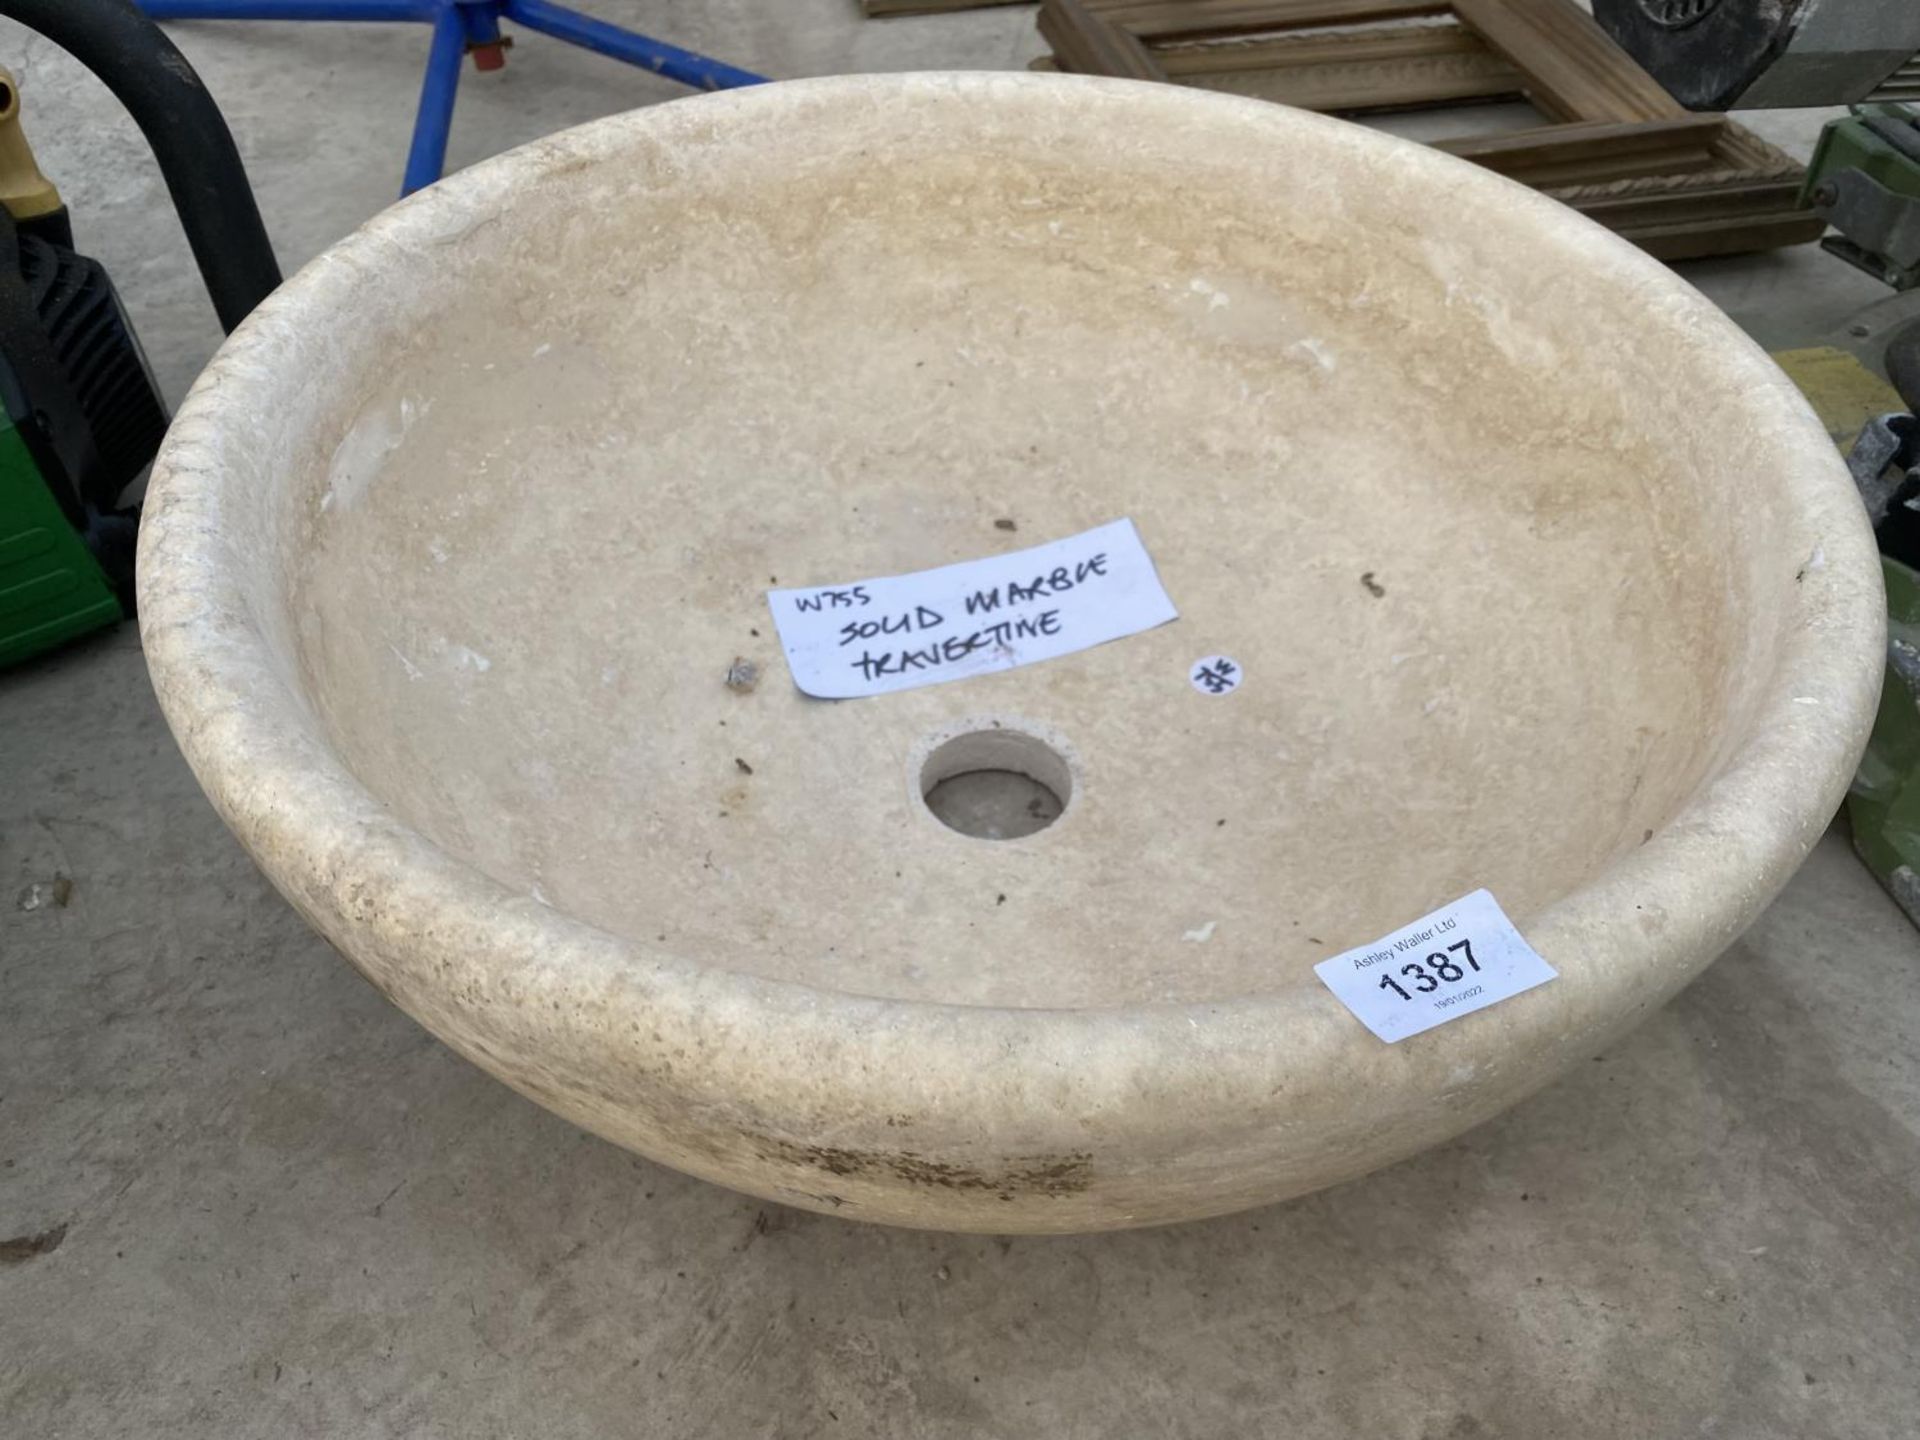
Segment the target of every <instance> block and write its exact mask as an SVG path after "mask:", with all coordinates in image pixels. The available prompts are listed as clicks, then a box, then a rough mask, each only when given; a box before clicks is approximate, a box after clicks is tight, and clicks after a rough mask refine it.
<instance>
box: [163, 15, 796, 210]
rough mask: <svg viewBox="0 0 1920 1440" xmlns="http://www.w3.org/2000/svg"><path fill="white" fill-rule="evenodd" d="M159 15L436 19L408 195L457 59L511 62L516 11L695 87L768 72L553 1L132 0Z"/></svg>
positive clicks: (432, 164) (726, 86)
mask: <svg viewBox="0 0 1920 1440" xmlns="http://www.w3.org/2000/svg"><path fill="white" fill-rule="evenodd" d="M135 3H136V4H137V5H138V6H139V8H140V9H142V10H144V11H145V12H146V13H147V14H148V15H149V16H151V17H152V18H153V19H155V20H410V21H414V22H416V23H419V24H423V25H431V26H432V27H433V44H432V46H431V48H430V49H429V50H428V51H427V73H426V76H425V78H424V79H423V80H422V81H421V83H420V110H419V114H418V116H417V117H416V119H415V120H414V125H413V143H412V145H411V146H410V147H409V148H408V150H407V174H406V179H405V181H404V182H403V183H402V185H401V187H400V193H401V194H402V195H411V194H412V193H413V192H414V191H416V190H418V189H420V188H421V187H422V186H425V185H431V184H432V183H433V182H434V181H436V180H438V179H439V178H440V172H441V170H442V168H443V167H444V166H445V165H446V160H447V135H448V133H449V132H450V131H451V130H452V129H453V101H454V96H455V93H456V92H457V91H458V90H459V87H460V61H461V59H462V57H464V56H466V55H468V54H471V55H472V56H473V63H474V68H475V69H476V70H498V69H499V68H500V67H501V66H502V65H504V64H506V46H507V44H508V43H509V42H508V41H507V40H506V38H505V37H504V36H502V35H501V33H500V22H501V21H502V20H511V21H513V22H514V23H515V24H516V25H523V26H525V27H526V28H527V29H529V30H538V31H540V32H541V33H542V34H545V35H551V36H553V38H554V39H556V40H564V41H566V42H567V43H568V44H569V45H578V46H580V47H581V48H582V49H586V50H593V51H596V52H598V53H599V54H601V55H610V56H612V57H613V58H614V59H615V60H624V61H626V62H627V64H629V65H638V66H640V67H641V68H642V69H644V70H651V71H653V72H654V73H655V74H656V75H664V76H666V77H667V78H668V79H669V80H678V81H679V82H680V83H681V84H682V85H691V86H693V87H694V88H695V89H696V90H731V89H733V88H734V87H735V86H739V85H759V84H763V83H764V82H765V80H766V76H764V75H755V74H752V73H751V72H749V71H746V70H738V69H735V68H734V67H733V66H731V65H725V64H722V63H721V62H720V61H718V60H710V59H708V58H707V57H706V56H705V55H696V54H694V53H693V52H692V51H691V50H682V49H680V48H679V47H678V46H675V45H668V44H666V43H665V42H664V41H660V40H654V39H651V38H649V37H648V36H645V35H636V34H634V33H633V31H631V30H622V29H621V28H620V27H619V26H618V25H609V24H607V23H606V22H605V21H604V20H595V19H594V18H593V17H592V16H590V15H582V14H581V13H580V12H579V11H577V10H569V9H567V8H566V7H565V6H564V5H554V4H550V3H549V0H135Z"/></svg>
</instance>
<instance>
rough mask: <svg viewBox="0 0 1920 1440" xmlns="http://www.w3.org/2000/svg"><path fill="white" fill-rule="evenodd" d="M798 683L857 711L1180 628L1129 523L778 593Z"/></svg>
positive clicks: (785, 643)
mask: <svg viewBox="0 0 1920 1440" xmlns="http://www.w3.org/2000/svg"><path fill="white" fill-rule="evenodd" d="M767 604H768V605H769V606H770V607H771V609H772V610H773V623H774V626H775V628H776V629H778V630H779V632H780V645H781V648H782V649H784V650H785V651H786V652H787V665H788V667H789V668H790V669H791V670H792V671H793V683H794V684H796V685H798V686H799V687H800V688H801V689H802V690H804V691H805V692H806V693H807V694H809V695H816V696H819V697H820V698H821V699H825V700H847V699H852V698H854V697H855V696H860V695H885V694H887V693H889V692H890V691H894V690H911V689H913V688H914V687H916V686H919V685H938V684H940V683H941V682H942V681H946V680H964V679H966V678H967V677H969V676H972V675H985V674H988V673H991V672H992V671H995V670H1011V669H1013V668H1014V667H1015V666H1017V665H1031V664H1033V663H1034V662H1035V661H1036V660H1052V659H1054V658H1056V657H1057V656H1061V655H1071V654H1072V653H1073V652H1074V651H1076V650H1086V649H1089V648H1090V647H1092V646H1095V645H1104V644H1105V643H1106V642H1107V641H1109V640H1118V639H1119V638H1120V637H1121V636H1123V635H1136V634H1138V633H1139V632H1140V631H1142V630H1151V629H1153V627H1154V626H1156V625H1164V624H1166V623H1167V622H1168V621H1169V620H1175V619H1178V618H1179V612H1178V611H1177V610H1175V609H1174V608H1173V602H1172V601H1171V600H1169V599H1168V598H1167V592H1166V591H1165V590H1164V589H1162V588H1161V585H1160V577H1159V575H1158V574H1156V573H1155V572H1154V568H1153V561H1152V559H1151V558H1149V556H1148V555H1147V551H1146V547H1145V546H1144V545H1142V544H1141V543H1140V535H1139V532H1138V531H1136V530H1135V529H1134V528H1133V521H1131V520H1115V521H1114V522H1112V523H1111V524H1109V525H1102V526H1100V527H1099V528H1098V529H1095V530H1088V531H1086V532H1084V533H1083V534H1079V535H1075V536H1072V537H1070V538H1068V539H1066V540H1055V541H1052V542H1051V543H1049V544H1046V545H1035V546H1034V547H1033V548H1032V549H1030V550H1015V551H1013V552H1012V553H1010V554H1007V555H994V556H990V557H988V558H987V559H984V560H967V561H964V562H962V563H961V564H958V565H943V566H941V567H940V568H939V569H937V570H921V571H918V572H917V573H915V574H912V575H889V576H886V577H884V578H882V579H878V580H861V581H857V582H855V583H853V584H849V585H823V586H815V587H812V588H809V589H804V590H769V591H768V592H767Z"/></svg>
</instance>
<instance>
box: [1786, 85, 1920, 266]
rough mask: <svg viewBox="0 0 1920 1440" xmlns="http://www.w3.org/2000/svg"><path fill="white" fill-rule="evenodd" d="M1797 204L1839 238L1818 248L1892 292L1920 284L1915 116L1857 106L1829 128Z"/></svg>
mask: <svg viewBox="0 0 1920 1440" xmlns="http://www.w3.org/2000/svg"><path fill="white" fill-rule="evenodd" d="M1801 203H1802V204H1804V205H1807V206H1809V207H1811V208H1812V210H1813V212H1814V213H1815V214H1816V215H1818V216H1820V217H1821V218H1822V219H1823V220H1825V221H1826V222H1827V223H1828V224H1829V225H1831V226H1833V227H1834V229H1835V230H1836V231H1838V232H1839V233H1838V234H1834V235H1829V236H1827V237H1826V238H1825V239H1824V240H1822V241H1821V242H1820V244H1821V247H1822V248H1823V249H1825V250H1827V251H1828V252H1829V253H1831V254H1834V255H1838V256H1839V257H1840V258H1841V259H1842V260H1845V261H1846V262H1847V263H1848V264H1849V265H1857V266H1858V267H1859V268H1860V269H1862V270H1865V271H1866V272H1867V273H1868V274H1869V275H1872V276H1874V277H1875V278H1876V279H1880V280H1884V281H1886V282H1887V284H1889V285H1891V286H1893V288H1894V289H1896V290H1910V289H1912V288H1913V287H1914V286H1916V285H1920V111H1915V110H1914V108H1913V107H1912V106H1910V105H1897V104H1878V105H1856V106H1854V107H1853V111H1852V113H1851V114H1850V115H1848V116H1847V117H1846V118H1845V119H1843V120H1835V121H1832V122H1831V123H1830V124H1828V126H1827V127H1826V129H1824V130H1822V131H1821V132H1820V143H1819V145H1818V146H1817V147H1815V149H1814V152H1813V159H1812V161H1811V162H1810V163H1809V164H1808V166H1807V180H1806V185H1805V186H1804V188H1803V189H1802V191H1801Z"/></svg>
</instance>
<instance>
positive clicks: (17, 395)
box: [0, 0, 280, 668]
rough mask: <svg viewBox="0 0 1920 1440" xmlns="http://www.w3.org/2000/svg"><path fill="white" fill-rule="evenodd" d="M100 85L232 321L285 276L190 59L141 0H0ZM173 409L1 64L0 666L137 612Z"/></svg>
mask: <svg viewBox="0 0 1920 1440" xmlns="http://www.w3.org/2000/svg"><path fill="white" fill-rule="evenodd" d="M0 15H5V16H7V17H8V18H9V19H12V20H16V21H20V22H22V23H24V24H26V25H28V26H30V27H31V28H33V29H35V30H38V31H39V32H40V33H41V34H42V35H44V36H45V37H46V38H47V39H49V40H51V41H52V42H53V43H54V44H56V45H58V46H60V47H61V48H62V49H63V50H65V51H67V53H68V54H70V55H72V56H73V57H74V58H75V59H76V60H78V61H79V62H80V63H81V64H82V65H84V66H86V67H87V69H89V70H91V71H92V72H93V73H94V75H95V76H96V77H97V78H98V79H99V80H101V81H102V82H103V83H104V84H105V85H106V87H107V88H108V89H109V90H110V91H112V92H113V94H114V96H115V97H116V98H117V99H118V100H119V101H120V102H121V104H123V105H124V106H125V107H126V108H127V110H128V112H129V113H130V114H131V116H132V118H133V120H134V123H135V124H137V125H138V126H139V127H140V129H141V132H142V133H143V134H144V135H145V136H146V138H147V143H148V144H149V145H150V146H151V147H152V148H153V155H154V159H155V160H156V161H157V162H158V164H159V167H160V173H161V176H162V178H164V179H165V181H166V183H167V189H168V192H169V193H170V194H171V195H172V197H173V203H174V209H175V211H176V212H177V213H178V215H179V217H180V224H181V228H182V229H183V230H184V231H185V232H186V236H187V242H188V244H189V245H190V246H191V247H192V250H193V254H194V259H195V260H196V261H197V262H198V264H199V267H200V274H201V277H202V278H203V279H204V280H205V282H206V285H207V292H208V296H209V298H210V299H211V300H212V302H213V308H214V311H215V313H216V314H217V315H218V316H219V319H220V323H221V325H222V326H223V327H224V328H225V329H227V330H232V329H233V328H234V326H236V325H238V324H239V323H240V321H241V320H242V319H243V318H245V316H246V315H247V313H248V312H249V311H251V310H252V309H253V307H254V306H255V305H256V304H258V303H259V301H260V300H261V299H262V298H263V297H264V296H265V295H266V294H267V293H268V292H269V291H270V290H272V289H273V288H274V287H275V286H276V285H278V284H279V283H280V271H279V268H278V266H277V265H276V263H275V261H274V257H273V247H272V246H271V245H270V244H269V243H268V241H267V232H266V227H265V226H264V225H263V224H261V221H260V212H259V208H258V207H257V205H256V204H255V202H254V198H253V190H252V188H251V187H250V186H249V185H248V184H247V175H246V170H245V168H244V167H243V166H242V165H241V162H240V152H239V151H238V149H236V148H235V146H234V143H233V136H232V133H231V132H230V131H229V130H228V129H227V125H226V121H225V120H224V119H223V118H222V117H221V115H220V111H219V109H218V107H217V106H216V105H215V104H214V103H213V98H212V97H211V96H210V95H209V94H208V93H207V89H206V87H205V86H204V85H203V84H201V82H200V77H199V76H198V75H196V74H195V73H194V70H193V67H192V66H191V65H189V64H188V63H187V61H186V58H185V57H184V56H183V55H181V54H180V52H179V50H177V49H176V48H175V47H174V45H173V43H172V42H171V41H169V40H168V39H167V37H166V36H165V35H164V34H162V33H161V31H160V29H159V27H158V26H156V25H155V24H154V23H153V22H152V21H151V20H149V19H147V18H146V16H144V15H143V14H141V13H140V11H139V10H138V9H137V8H135V7H134V6H133V5H131V4H129V3H128V0H0ZM166 429H167V412H166V407H165V405H164V404H163V403H162V401H161V398H160V392H159V389H158V387H157V386H156V385H155V384H154V379H153V374H152V372H151V370H150V369H149V368H148V366H147V361H146V357H145V356H144V355H143V354H142V353H141V349H140V344H139V341H138V340H137V339H136V338H135V337H134V333H133V327H132V325H131V324H130V323H129V322H128V320H127V313H126V311H125V309H124V308H122V306H121V304H120V297H119V295H118V294H116V293H115V291H114V287H113V282H112V281H111V280H110V279H109V278H108V276H107V272H106V270H105V269H104V268H103V267H102V266H101V265H100V264H99V262H98V261H95V260H91V259H89V258H88V257H86V256H85V255H82V254H80V253H78V252H77V251H76V250H75V249H74V246H73V228H72V225H71V222H70V221H69V219H68V215H67V209H66V206H65V205H64V204H63V203H62V201H61V199H60V195H59V192H58V191H57V190H55V189H54V187H53V185H52V184H51V183H50V182H49V181H48V180H47V178H46V176H44V175H42V174H41V173H40V168H39V166H38V164H36V163H35V161H34V157H33V152H32V150H31V149H30V148H29V146H28V144H27V140H26V136H25V135H24V134H23V132H22V130H21V127H20V95H19V90H18V87H17V86H16V85H15V83H14V79H13V76H11V75H10V74H8V73H7V72H6V71H4V70H0V668H3V667H5V666H9V665H14V664H17V663H19V662H20V661H22V660H25V659H28V658H29V657H31V656H34V655H38V654H41V653H42V652H44V651H46V650H49V649H51V648H53V647H54V646H56V645H59V644H61V643H63V642H64V641H67V640H71V639H73V638H74V637H75V636H78V635H83V634H85V633H87V632H88V631H90V630H95V629H98V628H100V627H101V626H105V625H111V624H113V623H114V622H115V621H118V620H121V619H123V618H125V617H127V616H129V615H131V614H132V613H133V563H134V537H135V533H136V527H137V525H138V521H139V510H138V507H137V506H136V505H134V504H131V503H129V500H128V497H129V496H130V495H131V494H132V493H133V491H134V488H135V487H136V485H137V482H138V481H139V480H140V478H141V476H142V475H143V474H144V473H145V471H146V468H147V466H148V465H149V464H150V463H151V462H152V460H153V457H154V455H155V453H156V452H157V451H158V450H159V448H160V441H161V438H162V437H163V436H164V435H165V434H166Z"/></svg>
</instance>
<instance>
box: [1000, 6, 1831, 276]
mask: <svg viewBox="0 0 1920 1440" xmlns="http://www.w3.org/2000/svg"><path fill="white" fill-rule="evenodd" d="M1040 33H1041V35H1042V36H1043V37H1044V38H1045V39H1046V41H1047V42H1048V44H1049V45H1051V46H1052V48H1053V56H1052V60H1051V62H1050V64H1049V62H1037V63H1039V64H1040V65H1042V66H1043V67H1045V68H1057V69H1062V70H1070V71H1076V72H1079V73H1083V74H1095V75H1119V76H1125V77H1128V78H1132V79H1137V80H1155V81H1164V82H1168V83H1173V84H1198V85H1205V86H1207V87H1209V88H1214V89H1227V90H1239V91H1241V93H1248V92H1249V91H1251V92H1253V93H1259V94H1261V95H1262V96H1264V98H1268V99H1272V100H1278V101H1282V102H1284V103H1287V104H1292V105H1298V106H1300V107H1302V108H1304V109H1309V110H1318V111H1323V112H1329V113H1342V114H1353V113H1366V112H1369V111H1380V110H1389V109H1425V108H1428V107H1432V106H1439V105H1450V104H1458V103H1462V102H1469V101H1476V100H1478V101H1486V100H1502V99H1525V100H1527V101H1530V102H1531V103H1532V105H1533V106H1534V108H1535V109H1537V110H1538V111H1539V112H1540V113H1541V114H1542V116H1544V117H1545V118H1546V120H1547V121H1548V123H1547V124H1545V125H1540V126H1535V127H1532V128H1529V129H1524V130H1519V131H1510V132H1506V133H1501V134H1492V135H1472V136H1462V137H1460V138H1457V139H1449V140H1442V141H1438V142H1435V144H1436V148H1438V149H1442V150H1446V151H1448V152H1449V153H1451V154H1455V155H1459V156H1461V157H1462V158H1465V159H1468V160H1472V161H1474V162H1476V163H1477V164H1481V165H1485V166H1487V167H1488V168H1489V169H1492V170H1497V171H1499V172H1501V173H1502V174H1504V175H1508V176H1510V177H1511V178H1513V179H1515V180H1518V181H1520V182H1522V183H1523V184H1527V185H1530V186H1532V187H1533V188H1535V189H1537V190H1540V191H1542V192H1544V193H1546V194H1548V195H1552V196H1554V197H1555V198H1556V199H1559V200H1561V201H1564V202H1565V203H1566V204H1568V205H1571V206H1573V207H1574V208H1575V209H1577V210H1580V211H1582V212H1584V213H1585V214H1587V215H1589V216H1591V217H1592V218H1593V219H1595V220H1598V221H1599V222H1600V223H1602V224H1604V225H1607V226H1609V227H1610V228H1611V229H1613V230H1615V231H1617V232H1619V233H1620V234H1621V235H1623V236H1625V237H1626V238H1627V239H1629V240H1632V241H1634V242H1635V243H1636V244H1638V245H1640V246H1641V247H1642V248H1644V249H1646V250H1647V251H1649V252H1650V253H1652V254H1654V255H1656V256H1659V257H1660V258H1661V259H1665V260H1680V259H1690V258H1694V257H1698V256H1703V255H1721V254H1731V253H1736V252H1740V251H1748V250H1764V249H1771V248H1775V247H1778V246H1783V245H1796V244H1803V243H1806V242H1808V241H1811V240H1814V239H1817V238H1818V237H1819V235H1820V234H1821V232H1822V230H1824V228H1825V226H1824V224H1823V223H1822V222H1821V221H1820V220H1819V219H1818V218H1817V217H1815V216H1814V215H1813V214H1811V213H1810V212H1809V211H1807V210H1806V209H1803V208H1802V207H1801V205H1800V186H1801V181H1802V179H1803V178H1804V171H1803V170H1802V169H1801V167H1800V166H1799V164H1797V163H1796V162H1795V161H1794V160H1793V158H1792V157H1791V156H1789V155H1787V154H1786V153H1784V152H1783V151H1780V150H1777V149H1775V148H1774V147H1773V146H1771V145H1768V144H1767V143H1766V142H1765V141H1763V140H1761V139H1760V138H1759V137H1758V136H1757V135H1754V134H1753V133H1752V132H1751V131H1749V130H1747V129H1745V128H1744V127H1743V126H1740V125H1738V124H1735V123H1734V122H1733V121H1732V120H1729V119H1728V118H1727V117H1726V116H1724V115H1717V114H1697V113H1695V112H1693V111H1690V110H1687V109H1685V108H1684V107H1683V106H1681V104H1680V103H1679V102H1678V101H1677V100H1675V99H1673V97H1671V96H1670V95H1668V94H1667V92H1666V91H1665V90H1663V89H1662V88H1661V87H1660V85H1659V84H1658V82H1656V81H1655V80H1654V79H1653V77H1652V76H1651V75H1649V74H1648V73H1647V72H1646V71H1645V70H1643V69H1642V68H1641V67H1640V65H1639V64H1638V63H1637V62H1636V61H1634V59H1633V58H1632V57H1631V56H1629V55H1628V54H1627V53H1626V51H1624V50H1622V49H1621V48H1620V47H1619V46H1618V45H1617V44H1615V43H1614V41H1613V39H1612V37H1610V36H1609V35H1607V33H1606V32H1605V31H1603V30H1602V29H1601V28H1600V27H1599V25H1598V24H1596V23H1595V22H1594V20H1593V17H1592V16H1590V15H1588V14H1587V13H1586V12H1585V11H1584V10H1581V9H1580V8H1579V7H1578V6H1576V5H1574V4H1572V3H1571V0H1044V3H1043V4H1042V6H1041V10H1040ZM1254 80H1257V81H1258V84H1257V85H1256V84H1251V83H1246V82H1251V81H1254Z"/></svg>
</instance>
